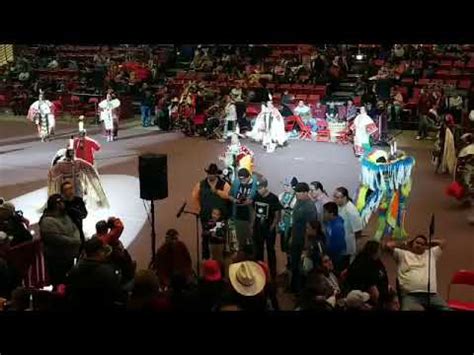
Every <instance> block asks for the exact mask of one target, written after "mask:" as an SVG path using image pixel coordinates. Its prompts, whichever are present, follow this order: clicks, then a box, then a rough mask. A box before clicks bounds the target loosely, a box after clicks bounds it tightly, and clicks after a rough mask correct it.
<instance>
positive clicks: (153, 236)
mask: <svg viewBox="0 0 474 355" xmlns="http://www.w3.org/2000/svg"><path fill="white" fill-rule="evenodd" d="M150 204H151V261H150V264H149V266H148V267H149V268H150V267H152V266H154V264H155V257H156V230H155V201H154V200H150Z"/></svg>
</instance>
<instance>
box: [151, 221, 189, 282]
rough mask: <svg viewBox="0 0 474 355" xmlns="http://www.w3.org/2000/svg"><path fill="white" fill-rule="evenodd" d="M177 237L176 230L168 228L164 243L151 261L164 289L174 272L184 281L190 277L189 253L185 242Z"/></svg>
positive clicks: (187, 280)
mask: <svg viewBox="0 0 474 355" xmlns="http://www.w3.org/2000/svg"><path fill="white" fill-rule="evenodd" d="M178 238H179V233H178V231H177V230H176V229H169V230H168V231H167V232H166V239H165V243H164V244H163V245H162V246H161V247H160V248H159V249H158V251H157V253H156V259H155V261H154V263H153V267H154V269H155V271H156V273H157V275H158V278H159V280H160V284H161V285H162V286H163V287H164V288H165V289H166V288H167V287H169V286H170V283H171V277H172V276H173V275H174V274H178V275H180V276H181V277H182V278H184V280H185V283H187V282H189V281H190V280H191V279H192V275H193V269H192V265H191V254H190V253H189V250H188V248H187V247H186V244H184V243H183V242H182V241H180V240H179V239H178Z"/></svg>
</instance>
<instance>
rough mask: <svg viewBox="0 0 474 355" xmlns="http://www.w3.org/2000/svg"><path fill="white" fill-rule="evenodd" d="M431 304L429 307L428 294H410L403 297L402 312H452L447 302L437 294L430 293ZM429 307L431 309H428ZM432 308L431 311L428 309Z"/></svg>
mask: <svg viewBox="0 0 474 355" xmlns="http://www.w3.org/2000/svg"><path fill="white" fill-rule="evenodd" d="M429 298H430V302H429V305H428V294H427V293H424V292H416V293H408V294H405V295H402V299H401V302H400V303H401V310H402V311H424V310H436V311H450V310H451V309H450V308H449V307H448V305H447V304H446V302H445V301H444V300H443V299H442V298H441V297H440V296H439V295H437V294H436V293H430V296H429ZM428 306H429V307H428ZM428 308H430V309H428Z"/></svg>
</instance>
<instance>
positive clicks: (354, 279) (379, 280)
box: [344, 240, 388, 308]
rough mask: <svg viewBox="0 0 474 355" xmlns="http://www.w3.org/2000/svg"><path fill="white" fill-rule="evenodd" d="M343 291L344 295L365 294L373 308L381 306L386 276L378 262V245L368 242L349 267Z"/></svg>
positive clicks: (380, 263)
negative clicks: (368, 296)
mask: <svg viewBox="0 0 474 355" xmlns="http://www.w3.org/2000/svg"><path fill="white" fill-rule="evenodd" d="M344 289H345V291H346V293H348V292H350V291H352V290H360V291H363V292H367V293H368V294H369V295H370V303H371V304H372V305H373V306H374V307H376V308H380V307H381V306H382V304H381V302H382V300H384V299H385V297H386V296H387V293H388V276H387V270H386V269H385V266H384V264H383V263H382V260H380V244H379V243H378V242H377V241H375V240H370V241H368V242H367V243H366V244H365V246H364V249H362V251H361V252H360V253H359V254H358V255H357V256H356V258H355V259H354V261H353V262H352V264H351V265H350V266H349V269H348V270H347V276H346V278H345V280H344Z"/></svg>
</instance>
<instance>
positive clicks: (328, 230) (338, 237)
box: [323, 202, 346, 273]
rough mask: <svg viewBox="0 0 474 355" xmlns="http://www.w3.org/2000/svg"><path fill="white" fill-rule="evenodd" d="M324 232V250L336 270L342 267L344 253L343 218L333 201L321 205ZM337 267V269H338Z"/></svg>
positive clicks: (339, 270) (338, 270)
mask: <svg viewBox="0 0 474 355" xmlns="http://www.w3.org/2000/svg"><path fill="white" fill-rule="evenodd" d="M323 210H324V215H323V220H324V232H325V235H326V250H327V254H328V255H329V257H330V258H331V260H332V262H333V263H334V265H336V270H337V272H338V273H339V272H341V271H342V270H341V269H342V268H343V265H342V264H343V258H344V255H345V253H346V239H345V233H346V232H345V229H344V220H343V219H342V217H341V216H339V212H338V207H337V205H336V203H335V202H327V203H326V204H324V206H323ZM338 267H339V269H338Z"/></svg>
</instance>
